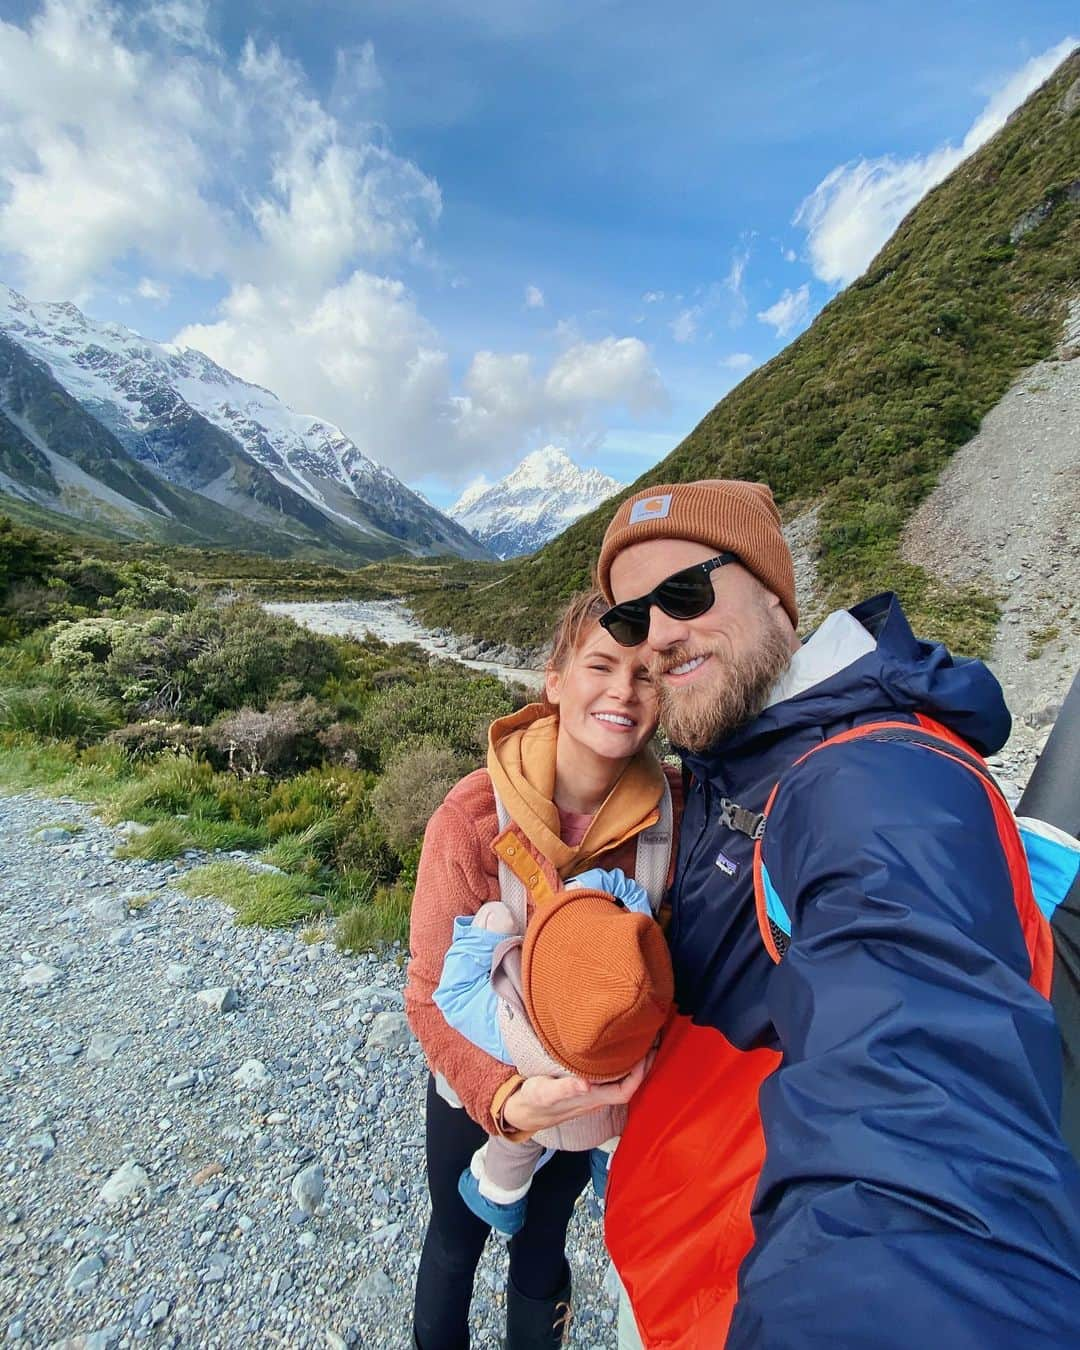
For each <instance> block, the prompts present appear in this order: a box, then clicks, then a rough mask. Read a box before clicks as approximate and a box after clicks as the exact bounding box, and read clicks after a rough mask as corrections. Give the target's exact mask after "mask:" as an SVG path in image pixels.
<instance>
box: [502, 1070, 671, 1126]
mask: <svg viewBox="0 0 1080 1350" xmlns="http://www.w3.org/2000/svg"><path fill="white" fill-rule="evenodd" d="M655 1054H656V1051H655V1050H653V1051H650V1053H649V1054H647V1055H646V1056H645V1058H644V1059H643V1060H641V1061H640V1062H639V1063H638V1064H636V1065H635V1066H634V1067H633V1068H632V1069H631V1070H630V1072H629V1073H628V1074H627V1075H626V1077H625V1078H620V1079H618V1080H617V1081H616V1082H614V1083H586V1082H584V1081H583V1080H582V1079H580V1078H551V1077H547V1076H546V1075H543V1074H537V1075H535V1076H534V1077H532V1078H526V1079H525V1081H524V1083H522V1085H521V1086H520V1087H519V1088H518V1090H517V1091H516V1092H515V1093H514V1094H513V1096H512V1097H510V1098H508V1100H507V1102H506V1104H505V1106H504V1107H503V1109H502V1118H503V1120H504V1121H505V1122H506V1124H507V1125H509V1126H510V1127H511V1128H512V1129H515V1130H525V1131H526V1132H527V1133H528V1134H535V1133H536V1132H537V1130H547V1129H550V1128H551V1127H552V1126H554V1125H562V1124H563V1122H564V1121H567V1120H577V1118H578V1117H579V1116H587V1115H588V1114H589V1112H590V1111H597V1110H599V1109H600V1108H601V1107H604V1106H625V1105H626V1103H627V1102H628V1101H629V1100H630V1098H631V1097H632V1096H633V1095H634V1093H635V1092H636V1091H637V1090H638V1088H639V1087H640V1086H641V1081H642V1079H643V1078H644V1077H645V1075H646V1074H647V1073H648V1071H649V1069H650V1068H651V1067H652V1062H653V1057H654V1056H655Z"/></svg>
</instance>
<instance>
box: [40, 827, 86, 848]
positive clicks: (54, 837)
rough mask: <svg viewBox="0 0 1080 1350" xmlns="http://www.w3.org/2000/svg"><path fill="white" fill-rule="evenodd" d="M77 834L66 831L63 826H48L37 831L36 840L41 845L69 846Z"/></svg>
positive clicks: (72, 831) (73, 831)
mask: <svg viewBox="0 0 1080 1350" xmlns="http://www.w3.org/2000/svg"><path fill="white" fill-rule="evenodd" d="M76 833H77V832H76V831H75V830H68V829H65V828H64V826H63V825H47V826H46V827H45V828H44V829H43V830H35V831H34V838H35V839H36V840H37V841H38V843H39V844H68V843H70V842H71V840H72V839H74V838H75V835H76Z"/></svg>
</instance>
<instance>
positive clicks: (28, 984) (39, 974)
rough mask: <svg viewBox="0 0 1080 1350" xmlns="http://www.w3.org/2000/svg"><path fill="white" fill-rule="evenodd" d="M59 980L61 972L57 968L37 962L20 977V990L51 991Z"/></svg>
mask: <svg viewBox="0 0 1080 1350" xmlns="http://www.w3.org/2000/svg"><path fill="white" fill-rule="evenodd" d="M59 978H60V971H59V969H58V968H57V967H56V966H50V965H48V964H47V963H46V962H44V961H36V962H35V963H34V964H33V965H32V966H29V967H27V969H26V970H24V971H23V973H22V974H21V975H20V976H19V988H20V989H49V988H51V986H52V985H54V984H55V983H56V981H57V980H58V979H59Z"/></svg>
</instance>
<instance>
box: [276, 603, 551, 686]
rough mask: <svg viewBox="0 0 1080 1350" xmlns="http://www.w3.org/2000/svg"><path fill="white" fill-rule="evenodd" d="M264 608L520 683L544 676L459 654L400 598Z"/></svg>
mask: <svg viewBox="0 0 1080 1350" xmlns="http://www.w3.org/2000/svg"><path fill="white" fill-rule="evenodd" d="M264 608H265V609H267V610H269V611H270V613H271V614H287V615H288V616H289V618H290V619H294V620H295V621H296V622H297V623H298V624H302V625H303V626H304V627H305V628H310V629H311V630H312V632H314V633H334V634H336V635H337V636H339V637H362V636H363V635H364V634H365V633H372V634H373V635H374V636H375V637H377V638H381V639H382V641H383V642H415V643H416V644H417V646H419V647H423V648H424V650H425V651H429V652H433V653H434V654H435V655H436V656H443V657H446V658H447V659H449V660H451V661H458V662H460V663H461V665H463V666H469V667H470V669H472V670H486V671H490V672H491V673H492V674H494V675H498V676H499V677H500V679H504V680H517V681H518V682H519V683H520V684H526V685H532V686H534V687H539V685H540V683H541V681H542V679H543V676H542V673H541V672H540V671H539V670H524V669H521V668H520V667H518V666H500V665H497V664H496V663H495V662H493V661H467V660H465V658H464V657H461V656H458V654H457V653H456V652H455V651H454V649H453V648H452V647H451V646H450V645H449V644H448V643H447V641H446V639H445V638H440V637H436V636H435V634H434V633H432V632H431V630H430V629H428V628H425V627H424V626H423V625H422V624H421V623H420V622H419V620H418V619H416V618H415V617H414V616H413V615H412V614H411V613H410V612H409V611H408V610H407V609H406V608H405V606H404V605H402V604H399V603H398V601H396V600H327V601H316V602H310V603H308V602H296V603H293V602H291V601H286V602H281V603H275V604H267V605H265V606H264Z"/></svg>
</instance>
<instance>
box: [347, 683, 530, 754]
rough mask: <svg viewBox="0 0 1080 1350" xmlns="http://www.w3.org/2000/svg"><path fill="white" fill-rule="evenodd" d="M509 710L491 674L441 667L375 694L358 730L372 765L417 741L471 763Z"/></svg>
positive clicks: (505, 696)
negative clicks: (435, 744) (437, 745)
mask: <svg viewBox="0 0 1080 1350" xmlns="http://www.w3.org/2000/svg"><path fill="white" fill-rule="evenodd" d="M512 708H513V700H512V699H511V696H510V694H509V692H508V691H507V689H506V687H505V686H504V685H503V684H502V683H501V682H500V681H499V680H497V679H496V678H495V677H494V676H492V675H482V676H480V677H473V676H471V675H468V674H464V673H458V672H456V671H449V670H446V669H445V668H439V669H437V670H435V671H433V672H432V673H431V675H429V676H428V677H427V678H425V679H422V680H420V681H419V682H418V683H416V684H404V683H402V684H396V685H394V686H393V687H392V688H391V689H388V690H386V691H384V692H382V693H379V694H376V695H375V696H374V697H373V698H372V700H371V702H370V704H369V705H368V707H367V708H366V709H365V711H364V715H363V717H362V719H361V723H360V728H359V732H360V737H361V740H362V742H363V744H364V745H365V747H366V750H367V753H368V754H369V756H370V757H371V761H372V763H373V764H374V765H378V764H386V763H388V762H389V761H390V760H391V759H392V758H393V757H394V755H395V753H397V752H398V751H399V750H400V748H401V747H402V746H403V745H404V744H407V743H408V742H410V741H413V742H415V741H419V740H433V741H439V742H442V743H443V744H445V745H447V746H449V747H450V748H451V749H452V750H454V751H456V752H457V753H458V754H459V755H461V756H463V757H465V758H467V759H468V760H469V762H470V763H474V764H475V763H477V762H478V761H479V759H480V757H481V755H482V752H483V748H484V746H485V745H486V743H487V729H488V726H489V725H490V723H491V722H492V721H493V720H494V719H495V718H496V717H503V716H505V714H506V713H508V712H510V711H511V710H512Z"/></svg>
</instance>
